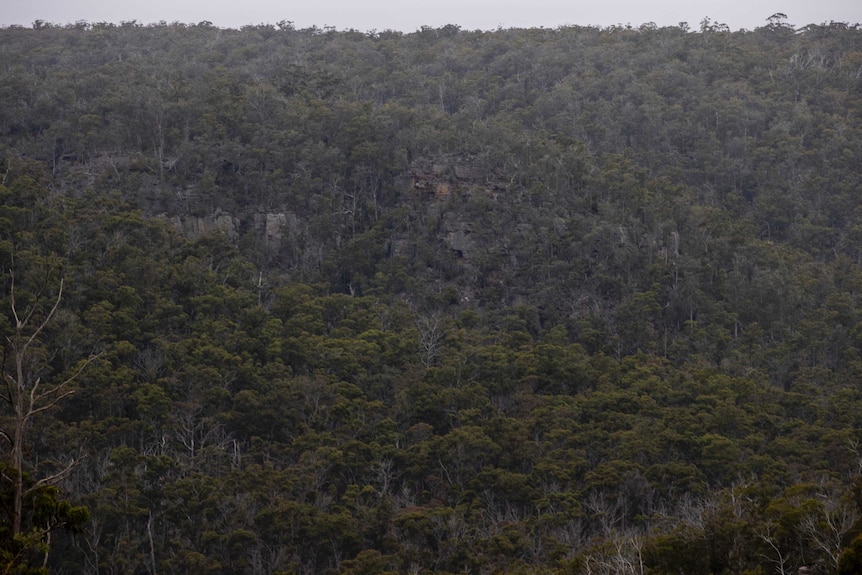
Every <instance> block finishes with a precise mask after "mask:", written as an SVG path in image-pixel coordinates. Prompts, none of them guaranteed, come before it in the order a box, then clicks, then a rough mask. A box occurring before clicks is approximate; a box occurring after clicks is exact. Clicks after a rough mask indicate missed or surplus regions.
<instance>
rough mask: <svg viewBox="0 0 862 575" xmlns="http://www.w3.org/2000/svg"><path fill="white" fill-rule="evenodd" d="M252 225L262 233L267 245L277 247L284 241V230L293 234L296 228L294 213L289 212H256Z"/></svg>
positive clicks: (296, 222)
mask: <svg viewBox="0 0 862 575" xmlns="http://www.w3.org/2000/svg"><path fill="white" fill-rule="evenodd" d="M254 227H255V229H256V230H257V231H258V233H260V234H263V239H264V241H265V242H266V245H267V247H269V248H273V249H278V248H279V247H281V244H282V242H283V241H284V235H285V232H287V234H288V235H293V234H295V233H296V230H297V229H298V221H297V219H296V215H295V214H292V213H290V212H279V213H258V214H255V215H254Z"/></svg>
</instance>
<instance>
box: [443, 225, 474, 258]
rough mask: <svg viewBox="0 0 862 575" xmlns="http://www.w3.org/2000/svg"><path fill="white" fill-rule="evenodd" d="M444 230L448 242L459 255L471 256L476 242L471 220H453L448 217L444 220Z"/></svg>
mask: <svg viewBox="0 0 862 575" xmlns="http://www.w3.org/2000/svg"><path fill="white" fill-rule="evenodd" d="M443 231H444V232H445V234H446V244H447V245H448V246H449V249H451V250H452V251H453V252H455V253H457V254H458V256H459V257H462V258H467V259H469V258H470V255H471V254H472V252H473V250H474V249H475V247H476V243H475V242H474V241H473V238H472V237H471V236H472V234H473V229H472V226H471V224H470V223H469V222H463V221H452V220H451V219H450V218H446V219H445V220H444V221H443Z"/></svg>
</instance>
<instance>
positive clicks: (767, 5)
mask: <svg viewBox="0 0 862 575" xmlns="http://www.w3.org/2000/svg"><path fill="white" fill-rule="evenodd" d="M776 12H782V13H784V14H787V17H788V18H787V23H789V24H793V25H794V26H797V27H801V26H804V25H806V24H810V23H815V24H819V23H822V22H828V21H830V20H835V21H837V22H848V23H851V24H853V23H857V22H862V1H860V0H653V1H652V2H643V1H636V0H590V1H585V0H526V1H515V0H418V1H396V0H358V1H351V0H281V1H279V0H0V26H8V25H11V24H18V25H23V26H29V25H31V24H32V23H33V22H34V21H35V20H37V19H39V20H44V21H46V22H53V23H56V24H68V23H73V22H76V21H79V20H85V21H87V22H115V23H119V22H122V21H128V20H137V21H138V22H141V23H143V24H150V23H155V22H159V21H162V20H164V21H166V22H184V23H193V22H194V23H196V22H200V21H202V20H209V21H210V22H212V23H213V24H215V25H216V26H219V27H222V28H239V27H241V26H244V25H246V24H261V23H272V24H274V23H277V22H279V21H281V20H290V21H292V22H294V25H295V26H296V27H297V28H307V27H310V26H312V25H316V26H321V27H322V26H334V27H335V28H337V29H339V30H344V29H348V28H354V29H356V30H361V31H368V30H386V29H392V30H401V31H404V32H412V31H414V30H417V29H418V28H419V27H421V26H434V27H437V26H442V25H444V24H457V25H459V26H461V27H462V28H465V29H469V30H473V29H482V30H491V29H494V28H497V27H503V28H511V27H519V28H527V27H538V26H545V27H549V28H553V27H556V26H561V25H566V24H575V25H581V26H585V25H599V26H609V25H612V24H632V25H634V26H638V25H640V24H643V23H646V22H654V23H656V24H658V25H659V26H674V25H676V24H678V23H679V22H688V23H689V24H690V25H691V27H692V28H693V29H697V28H698V27H699V23H700V21H701V20H703V18H704V17H705V16H708V17H709V18H710V19H711V20H712V21H714V22H720V23H725V24H727V25H728V26H730V28H731V30H738V29H740V28H745V29H748V30H751V29H754V28H757V27H759V26H763V25H765V24H766V18H768V17H769V16H771V15H772V14H774V13H776Z"/></svg>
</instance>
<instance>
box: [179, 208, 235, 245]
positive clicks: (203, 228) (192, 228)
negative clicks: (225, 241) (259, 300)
mask: <svg viewBox="0 0 862 575" xmlns="http://www.w3.org/2000/svg"><path fill="white" fill-rule="evenodd" d="M168 221H170V222H171V223H173V224H174V225H175V226H176V227H177V228H178V229H180V230H182V232H183V235H184V236H186V237H187V238H189V239H192V240H196V239H198V238H200V237H201V236H203V235H205V234H208V233H209V232H212V231H216V230H221V231H223V232H224V233H225V234H227V236H228V237H229V238H231V239H236V238H237V237H238V236H239V226H240V221H239V218H236V217H234V216H232V215H230V214H228V213H225V212H223V211H221V210H216V211H215V212H214V213H213V214H212V215H211V216H206V217H195V216H173V217H170V218H168Z"/></svg>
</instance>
